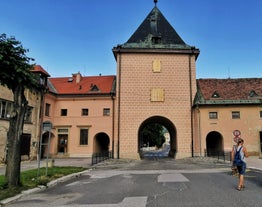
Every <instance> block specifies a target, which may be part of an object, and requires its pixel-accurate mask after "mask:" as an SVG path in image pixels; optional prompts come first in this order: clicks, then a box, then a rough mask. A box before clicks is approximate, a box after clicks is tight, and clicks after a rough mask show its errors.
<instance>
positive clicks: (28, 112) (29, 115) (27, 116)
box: [24, 106, 33, 122]
mask: <svg viewBox="0 0 262 207" xmlns="http://www.w3.org/2000/svg"><path fill="white" fill-rule="evenodd" d="M32 111H33V107H30V106H28V107H27V109H26V112H25V117H24V120H25V122H31V121H32Z"/></svg>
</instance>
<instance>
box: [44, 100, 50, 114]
mask: <svg viewBox="0 0 262 207" xmlns="http://www.w3.org/2000/svg"><path fill="white" fill-rule="evenodd" d="M50 109H51V104H49V103H45V116H50Z"/></svg>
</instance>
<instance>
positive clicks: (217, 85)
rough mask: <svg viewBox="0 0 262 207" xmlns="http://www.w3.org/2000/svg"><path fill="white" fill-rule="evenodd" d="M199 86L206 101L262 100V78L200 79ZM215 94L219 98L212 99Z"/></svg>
mask: <svg viewBox="0 0 262 207" xmlns="http://www.w3.org/2000/svg"><path fill="white" fill-rule="evenodd" d="M197 86H198V92H199V93H201V95H202V98H203V99H204V100H215V99H220V100H221V99H222V100H248V99H250V98H252V99H260V100H261V97H262V78H238V79H198V80H197ZM214 94H217V96H218V97H217V98H215V97H212V96H213V95H214Z"/></svg>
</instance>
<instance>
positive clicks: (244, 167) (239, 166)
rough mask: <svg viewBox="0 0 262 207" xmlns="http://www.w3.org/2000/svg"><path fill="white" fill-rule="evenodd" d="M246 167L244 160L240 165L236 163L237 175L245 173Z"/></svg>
mask: <svg viewBox="0 0 262 207" xmlns="http://www.w3.org/2000/svg"><path fill="white" fill-rule="evenodd" d="M246 167H247V165H246V163H245V162H243V164H242V165H238V166H237V171H238V173H239V175H245V173H246Z"/></svg>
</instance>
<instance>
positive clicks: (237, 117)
mask: <svg viewBox="0 0 262 207" xmlns="http://www.w3.org/2000/svg"><path fill="white" fill-rule="evenodd" d="M232 119H240V112H239V111H232Z"/></svg>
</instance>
